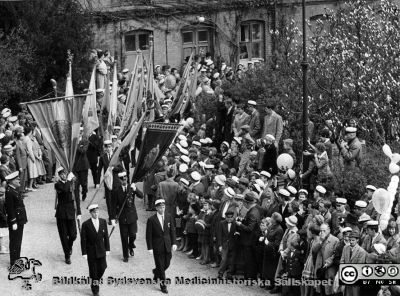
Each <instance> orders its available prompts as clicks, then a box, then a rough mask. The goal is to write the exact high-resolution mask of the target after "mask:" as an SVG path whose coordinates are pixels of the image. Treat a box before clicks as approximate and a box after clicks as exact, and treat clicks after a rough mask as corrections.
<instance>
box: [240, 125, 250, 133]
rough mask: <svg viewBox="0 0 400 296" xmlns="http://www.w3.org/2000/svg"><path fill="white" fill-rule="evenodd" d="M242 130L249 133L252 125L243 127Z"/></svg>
mask: <svg viewBox="0 0 400 296" xmlns="http://www.w3.org/2000/svg"><path fill="white" fill-rule="evenodd" d="M240 129H242V130H244V131H247V132H248V131H250V125H248V124H245V125H242V126H241V127H240Z"/></svg>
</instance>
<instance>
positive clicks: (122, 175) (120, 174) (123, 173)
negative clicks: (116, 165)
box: [118, 172, 126, 178]
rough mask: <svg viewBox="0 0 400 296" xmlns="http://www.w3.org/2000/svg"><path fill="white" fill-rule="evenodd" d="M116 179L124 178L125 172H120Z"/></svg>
mask: <svg viewBox="0 0 400 296" xmlns="http://www.w3.org/2000/svg"><path fill="white" fill-rule="evenodd" d="M118 177H120V178H123V177H126V172H120V173H119V174H118Z"/></svg>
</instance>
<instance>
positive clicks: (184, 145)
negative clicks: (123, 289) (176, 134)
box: [179, 140, 189, 148]
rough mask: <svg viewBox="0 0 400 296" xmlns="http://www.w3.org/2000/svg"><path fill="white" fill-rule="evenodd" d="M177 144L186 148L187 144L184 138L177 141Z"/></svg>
mask: <svg viewBox="0 0 400 296" xmlns="http://www.w3.org/2000/svg"><path fill="white" fill-rule="evenodd" d="M179 144H180V145H181V146H182V147H183V148H187V147H188V146H189V145H188V143H187V142H186V141H185V140H181V141H180V142H179Z"/></svg>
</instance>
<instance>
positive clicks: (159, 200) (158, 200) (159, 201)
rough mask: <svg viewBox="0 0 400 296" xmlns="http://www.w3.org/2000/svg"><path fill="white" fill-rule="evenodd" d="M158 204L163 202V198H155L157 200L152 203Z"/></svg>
mask: <svg viewBox="0 0 400 296" xmlns="http://www.w3.org/2000/svg"><path fill="white" fill-rule="evenodd" d="M158 204H165V199H162V198H160V199H157V200H156V201H155V202H154V205H155V206H157V205H158Z"/></svg>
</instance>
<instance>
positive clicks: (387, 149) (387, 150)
mask: <svg viewBox="0 0 400 296" xmlns="http://www.w3.org/2000/svg"><path fill="white" fill-rule="evenodd" d="M382 150H383V153H385V155H386V156H387V157H392V149H390V147H389V145H388V144H385V145H383V147H382Z"/></svg>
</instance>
